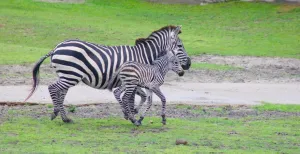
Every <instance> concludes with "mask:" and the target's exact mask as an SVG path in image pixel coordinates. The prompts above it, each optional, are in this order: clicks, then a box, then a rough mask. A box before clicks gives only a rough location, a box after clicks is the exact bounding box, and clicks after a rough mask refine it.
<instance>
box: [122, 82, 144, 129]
mask: <svg viewBox="0 0 300 154" xmlns="http://www.w3.org/2000/svg"><path fill="white" fill-rule="evenodd" d="M135 88H136V85H126V86H125V94H124V96H123V98H122V102H123V103H124V105H125V109H126V112H127V114H128V116H129V120H130V121H131V122H132V123H133V124H134V125H136V126H139V125H140V123H139V122H138V121H137V120H136V119H135V117H134V115H133V114H132V112H131V109H130V103H134V102H130V101H131V97H132V94H133V92H134V90H135Z"/></svg>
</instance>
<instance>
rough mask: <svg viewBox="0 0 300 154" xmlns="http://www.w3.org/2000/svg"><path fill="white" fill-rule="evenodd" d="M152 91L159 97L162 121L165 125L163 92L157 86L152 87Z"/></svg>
mask: <svg viewBox="0 0 300 154" xmlns="http://www.w3.org/2000/svg"><path fill="white" fill-rule="evenodd" d="M153 92H154V93H155V94H156V95H157V96H158V97H159V98H160V100H161V103H162V107H161V109H162V110H161V117H162V123H163V124H164V125H165V124H166V122H167V120H166V97H165V96H164V94H163V93H162V92H161V91H160V89H159V87H158V88H154V89H153Z"/></svg>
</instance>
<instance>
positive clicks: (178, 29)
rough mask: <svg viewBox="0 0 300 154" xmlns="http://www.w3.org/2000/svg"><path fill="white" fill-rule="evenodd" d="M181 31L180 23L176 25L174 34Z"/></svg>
mask: <svg viewBox="0 0 300 154" xmlns="http://www.w3.org/2000/svg"><path fill="white" fill-rule="evenodd" d="M180 33H181V25H179V26H177V27H176V29H175V34H176V35H178V34H180Z"/></svg>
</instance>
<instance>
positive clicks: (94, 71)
mask: <svg viewBox="0 0 300 154" xmlns="http://www.w3.org/2000/svg"><path fill="white" fill-rule="evenodd" d="M180 32H181V31H180V26H177V27H176V26H166V27H163V28H161V29H159V30H157V31H154V32H153V33H151V34H150V36H149V37H148V38H144V39H138V40H137V41H136V45H134V46H128V45H123V46H106V45H98V44H94V43H90V42H86V41H81V40H66V41H64V42H61V43H59V44H58V45H57V46H56V47H55V49H54V50H53V51H51V52H50V53H48V54H47V55H46V56H44V57H42V58H41V59H40V60H39V61H38V62H37V63H36V65H35V66H34V68H33V80H34V84H33V89H32V91H31V93H30V94H29V96H28V97H27V99H28V98H29V97H30V96H31V95H32V94H33V92H34V91H35V89H36V87H37V85H38V80H39V77H38V70H39V67H40V65H41V63H42V62H43V61H44V60H45V59H46V58H47V57H49V56H51V65H52V67H54V68H55V70H56V73H57V75H58V80H57V81H56V82H55V83H53V84H51V85H50V86H49V92H50V94H51V98H52V101H53V103H54V112H53V115H52V119H54V118H55V117H56V116H57V115H58V112H61V116H62V120H63V121H64V122H70V121H71V120H70V119H69V118H68V117H67V116H66V114H65V111H64V107H63V101H64V97H65V95H66V94H67V91H68V89H69V88H71V87H73V86H75V85H77V84H78V83H79V82H80V81H83V82H84V83H85V84H86V85H88V86H91V87H93V88H96V89H106V88H107V84H108V82H109V81H110V79H111V77H112V74H113V73H114V72H115V71H116V70H117V69H118V68H119V67H120V66H121V65H122V64H123V63H124V62H127V61H137V62H140V63H146V64H150V63H152V62H153V61H154V60H155V59H156V58H157V57H158V55H159V54H160V53H161V52H162V51H164V50H166V49H170V48H173V47H174V45H175V46H177V47H179V46H180V49H181V50H177V53H175V52H174V53H173V54H174V55H176V56H178V57H180V63H181V65H182V67H183V68H185V69H189V67H190V65H191V61H190V58H189V57H188V55H187V53H186V51H185V49H184V47H183V45H182V42H181V40H180V39H179V38H178V34H179V33H180ZM113 85H114V87H116V86H118V85H119V81H118V80H115V81H113ZM137 94H140V95H143V94H144V93H142V92H137ZM27 99H26V100H27ZM26 100H25V101H26Z"/></svg>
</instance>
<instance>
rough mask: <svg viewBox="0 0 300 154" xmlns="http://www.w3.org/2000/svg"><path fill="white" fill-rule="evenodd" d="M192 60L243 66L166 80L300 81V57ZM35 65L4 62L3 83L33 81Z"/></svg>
mask: <svg viewBox="0 0 300 154" xmlns="http://www.w3.org/2000/svg"><path fill="white" fill-rule="evenodd" d="M192 63H212V64H222V65H230V66H235V67H239V68H241V69H233V70H208V69H190V70H188V71H186V73H185V75H184V76H183V77H178V76H177V75H176V74H175V73H173V72H169V73H168V75H167V77H166V82H201V83H222V82H231V83H300V60H299V59H290V58H266V57H246V56H213V55H201V56H195V57H192ZM33 65H34V64H30V65H29V64H27V65H0V86H3V85H30V84H32V76H31V71H32V67H33ZM40 74H41V81H40V82H41V83H40V84H42V85H49V84H50V83H53V82H54V81H55V80H56V74H55V72H54V69H52V68H50V64H42V66H41V69H40Z"/></svg>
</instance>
